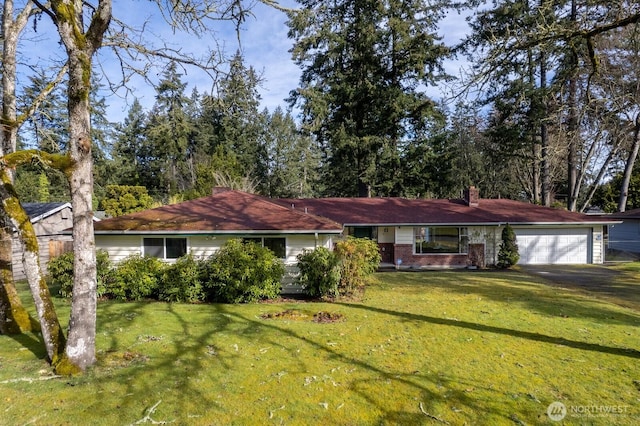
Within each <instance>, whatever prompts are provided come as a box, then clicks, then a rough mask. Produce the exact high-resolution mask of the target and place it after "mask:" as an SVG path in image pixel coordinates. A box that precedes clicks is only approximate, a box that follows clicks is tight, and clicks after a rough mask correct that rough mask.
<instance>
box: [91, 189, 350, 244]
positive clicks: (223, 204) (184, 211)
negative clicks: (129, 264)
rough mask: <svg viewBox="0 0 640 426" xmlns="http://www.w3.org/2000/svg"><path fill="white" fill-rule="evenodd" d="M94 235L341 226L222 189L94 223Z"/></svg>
mask: <svg viewBox="0 0 640 426" xmlns="http://www.w3.org/2000/svg"><path fill="white" fill-rule="evenodd" d="M94 229H95V232H96V233H97V234H101V233H114V232H116V233H119V232H130V233H136V232H144V233H148V232H150V233H153V232H160V233H170V232H180V233H216V232H222V233H224V232H229V233H232V232H234V231H236V232H237V231H240V232H242V231H265V232H297V233H298V232H301V233H304V232H309V233H311V232H316V231H318V232H329V233H338V232H341V231H342V225H341V224H339V223H336V222H334V221H332V220H330V219H327V218H324V217H318V216H314V215H312V214H305V213H304V212H303V211H301V210H292V209H290V208H287V207H285V206H283V205H281V204H277V203H275V202H273V201H271V200H269V199H267V198H264V197H260V196H258V195H253V194H247V193H245V192H241V191H231V190H229V191H225V192H220V193H217V194H214V195H211V196H208V197H203V198H198V199H196V200H191V201H185V202H183V203H179V204H172V205H168V206H163V207H159V208H156V209H151V210H145V211H141V212H137V213H132V214H128V215H124V216H119V217H115V218H111V219H105V220H102V221H100V222H97V223H95V224H94Z"/></svg>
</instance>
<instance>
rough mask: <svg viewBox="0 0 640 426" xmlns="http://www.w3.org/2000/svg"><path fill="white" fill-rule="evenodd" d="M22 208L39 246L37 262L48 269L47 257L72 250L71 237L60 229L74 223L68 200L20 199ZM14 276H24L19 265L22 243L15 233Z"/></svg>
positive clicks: (13, 244)
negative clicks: (27, 200)
mask: <svg viewBox="0 0 640 426" xmlns="http://www.w3.org/2000/svg"><path fill="white" fill-rule="evenodd" d="M22 208H23V209H24V211H25V213H27V215H28V216H29V219H30V221H31V223H32V225H33V230H34V231H35V233H36V237H37V239H38V246H39V249H40V266H41V268H42V269H43V273H46V272H47V264H48V263H49V259H51V258H53V257H56V256H59V255H61V254H62V253H64V252H66V251H70V250H72V244H73V241H72V237H71V234H69V233H66V234H65V233H63V231H64V230H65V229H68V228H71V227H72V226H73V215H72V211H71V203H68V202H67V203H64V202H60V203H23V204H22ZM12 250H13V265H12V268H13V277H14V279H16V280H20V279H24V278H26V276H25V273H24V266H23V265H22V245H21V244H20V241H19V240H18V239H17V237H14V238H13V241H12Z"/></svg>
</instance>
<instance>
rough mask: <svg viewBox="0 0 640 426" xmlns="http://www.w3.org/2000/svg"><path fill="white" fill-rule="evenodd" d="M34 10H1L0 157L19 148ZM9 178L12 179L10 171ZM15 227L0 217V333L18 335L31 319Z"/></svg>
mask: <svg viewBox="0 0 640 426" xmlns="http://www.w3.org/2000/svg"><path fill="white" fill-rule="evenodd" d="M32 11H33V4H32V3H31V2H27V4H25V5H24V7H23V9H22V10H20V12H19V13H17V14H14V8H13V0H6V1H5V2H4V5H3V9H2V35H3V40H2V64H1V67H2V72H1V73H0V74H2V117H1V118H0V123H1V124H2V126H1V127H2V129H1V130H0V156H4V155H6V154H10V153H12V152H14V151H15V150H16V141H17V129H18V125H19V124H18V123H19V122H18V120H17V107H16V75H17V74H16V51H17V47H18V37H19V35H20V33H21V32H22V30H23V29H24V27H25V25H26V24H27V21H28V19H29V16H31V13H32ZM9 178H12V176H11V174H9ZM12 233H13V232H12V229H11V225H10V221H9V219H8V218H7V217H6V216H5V215H2V217H0V333H3V334H19V333H22V332H26V331H31V329H32V328H31V325H32V320H31V318H30V317H29V314H28V313H27V311H26V309H25V308H24V306H22V303H21V301H20V298H19V297H18V292H17V291H16V287H15V284H14V281H13V272H12V269H11V265H12V263H13V251H12V246H11V238H12Z"/></svg>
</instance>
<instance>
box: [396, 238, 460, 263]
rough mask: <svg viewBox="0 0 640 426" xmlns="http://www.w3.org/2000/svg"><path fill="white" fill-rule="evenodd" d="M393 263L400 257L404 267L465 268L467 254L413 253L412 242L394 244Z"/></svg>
mask: <svg viewBox="0 0 640 426" xmlns="http://www.w3.org/2000/svg"><path fill="white" fill-rule="evenodd" d="M394 255H395V256H394V263H395V264H396V265H397V262H398V259H402V265H401V266H406V267H415V268H419V267H429V266H434V267H445V266H446V267H452V268H456V267H458V268H466V267H467V266H469V256H468V255H466V254H413V245H412V244H396V245H395V247H394Z"/></svg>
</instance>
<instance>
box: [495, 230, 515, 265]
mask: <svg viewBox="0 0 640 426" xmlns="http://www.w3.org/2000/svg"><path fill="white" fill-rule="evenodd" d="M518 260H520V253H518V244H517V243H516V233H515V231H514V230H513V228H512V227H511V225H509V224H507V225H506V226H505V227H504V228H502V243H500V250H499V251H498V267H499V268H503V269H507V268H510V267H512V266H513V265H515V264H516V263H518Z"/></svg>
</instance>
